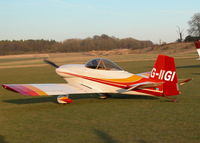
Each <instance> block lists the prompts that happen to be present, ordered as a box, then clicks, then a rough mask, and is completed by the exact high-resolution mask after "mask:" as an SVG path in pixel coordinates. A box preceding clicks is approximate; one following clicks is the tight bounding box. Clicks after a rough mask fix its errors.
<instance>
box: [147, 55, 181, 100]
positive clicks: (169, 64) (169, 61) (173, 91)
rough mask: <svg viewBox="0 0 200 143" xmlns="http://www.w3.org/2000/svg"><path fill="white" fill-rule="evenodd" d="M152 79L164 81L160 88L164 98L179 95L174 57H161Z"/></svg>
mask: <svg viewBox="0 0 200 143" xmlns="http://www.w3.org/2000/svg"><path fill="white" fill-rule="evenodd" d="M150 79H154V80H158V81H162V82H163V84H162V85H161V86H160V87H159V90H160V91H163V95H164V96H171V95H178V94H179V90H178V84H177V82H178V79H177V75H176V67H175V62H174V58H173V57H169V56H165V55H159V56H158V57H157V60H156V62H155V64H154V67H153V69H152V71H151V74H150Z"/></svg>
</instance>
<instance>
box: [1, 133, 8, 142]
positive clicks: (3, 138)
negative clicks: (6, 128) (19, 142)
mask: <svg viewBox="0 0 200 143" xmlns="http://www.w3.org/2000/svg"><path fill="white" fill-rule="evenodd" d="M0 143H8V142H7V141H6V140H5V137H4V136H2V135H0Z"/></svg>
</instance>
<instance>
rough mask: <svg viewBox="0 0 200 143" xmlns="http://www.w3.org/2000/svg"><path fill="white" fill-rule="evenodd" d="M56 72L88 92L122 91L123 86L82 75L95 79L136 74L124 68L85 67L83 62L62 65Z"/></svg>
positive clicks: (70, 83) (125, 76) (130, 92)
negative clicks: (100, 68) (101, 68)
mask: <svg viewBox="0 0 200 143" xmlns="http://www.w3.org/2000/svg"><path fill="white" fill-rule="evenodd" d="M56 73H57V74H58V75H60V76H61V77H63V78H64V79H65V80H66V81H67V83H68V84H69V85H72V86H75V87H77V88H80V89H81V90H85V91H86V92H88V93H120V92H121V88H119V87H116V86H112V85H108V84H104V83H100V82H98V81H92V80H88V79H85V78H82V76H84V77H89V78H95V79H125V78H129V77H131V76H133V75H134V74H132V73H129V72H127V71H124V70H98V69H91V68H87V67H85V65H83V64H68V65H62V66H60V67H59V68H57V69H56ZM123 94H140V95H148V94H144V93H138V92H136V91H128V92H126V93H123Z"/></svg>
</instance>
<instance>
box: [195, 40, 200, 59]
mask: <svg viewBox="0 0 200 143" xmlns="http://www.w3.org/2000/svg"><path fill="white" fill-rule="evenodd" d="M195 46H196V48H197V52H198V54H199V57H200V41H196V42H195Z"/></svg>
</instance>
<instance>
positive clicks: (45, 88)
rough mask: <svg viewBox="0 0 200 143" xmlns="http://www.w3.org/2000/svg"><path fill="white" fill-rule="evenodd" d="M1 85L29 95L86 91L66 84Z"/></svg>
mask: <svg viewBox="0 0 200 143" xmlns="http://www.w3.org/2000/svg"><path fill="white" fill-rule="evenodd" d="M2 87H3V88H5V89H7V90H11V91H14V92H17V93H20V94H22V95H29V96H42V95H66V94H80V93H87V91H85V90H83V89H79V88H77V87H74V86H71V85H68V84H3V85H2Z"/></svg>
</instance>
